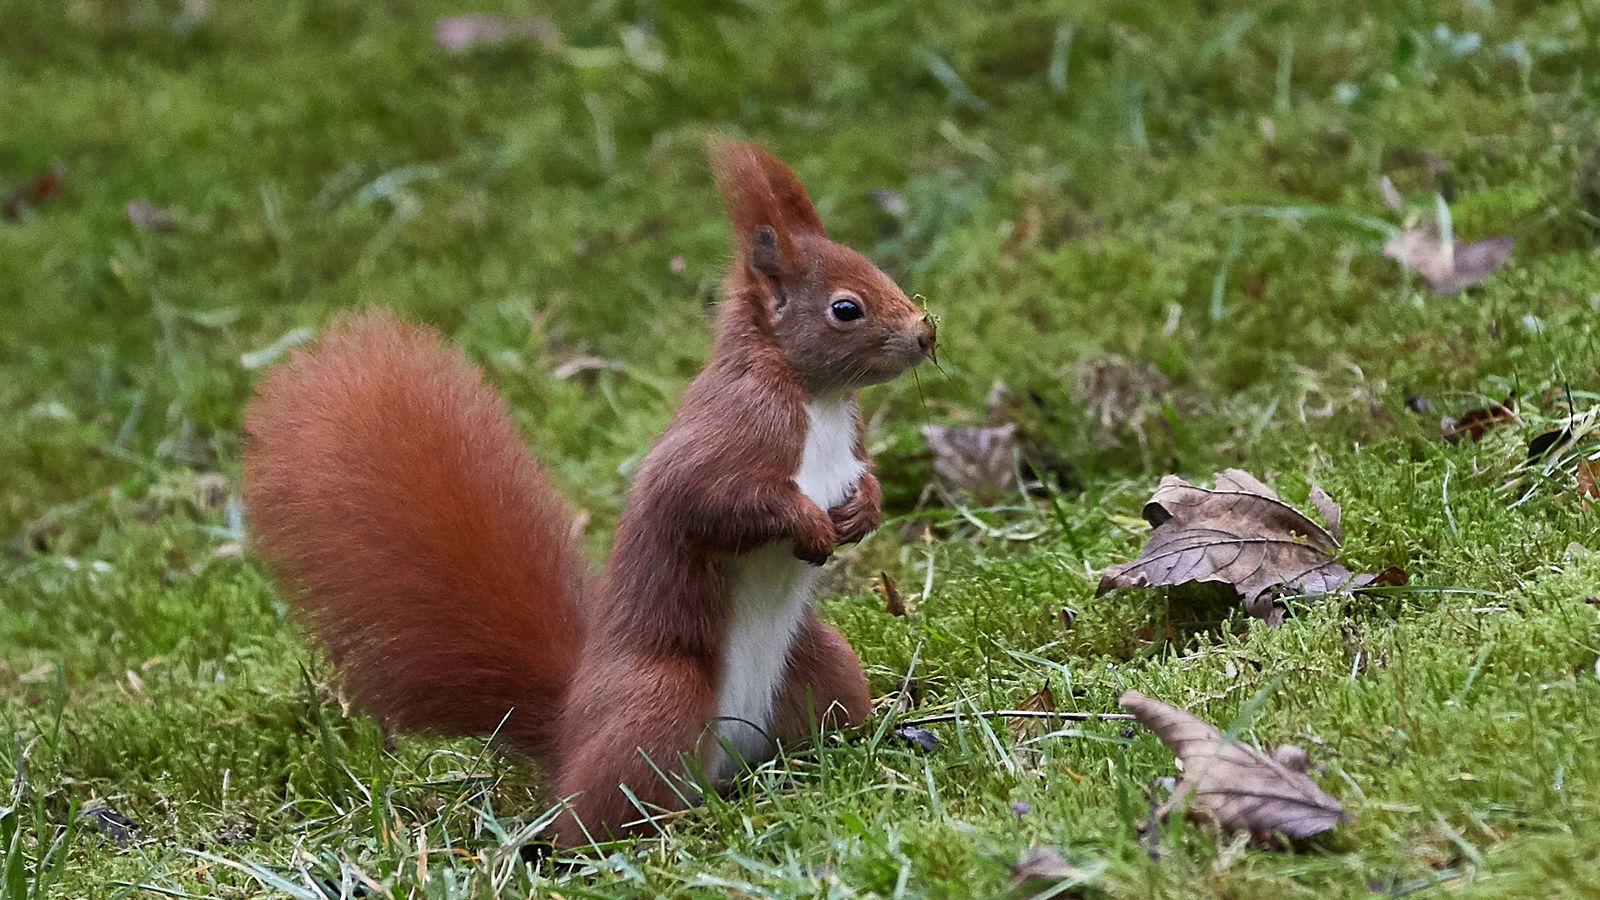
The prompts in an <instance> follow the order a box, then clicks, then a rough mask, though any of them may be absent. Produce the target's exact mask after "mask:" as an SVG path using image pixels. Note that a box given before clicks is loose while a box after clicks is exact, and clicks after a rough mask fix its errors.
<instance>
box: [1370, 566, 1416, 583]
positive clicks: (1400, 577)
mask: <svg viewBox="0 0 1600 900" xmlns="http://www.w3.org/2000/svg"><path fill="white" fill-rule="evenodd" d="M1410 581H1411V576H1410V575H1407V574H1406V570H1405V569H1402V568H1400V567H1399V566H1386V567H1384V569H1383V571H1381V572H1379V573H1378V574H1376V575H1374V576H1372V580H1370V581H1368V582H1366V583H1365V584H1363V585H1361V586H1362V587H1364V588H1369V587H1399V586H1400V585H1402V584H1406V583H1408V582H1410Z"/></svg>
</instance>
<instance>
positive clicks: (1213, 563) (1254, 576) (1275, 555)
mask: <svg viewBox="0 0 1600 900" xmlns="http://www.w3.org/2000/svg"><path fill="white" fill-rule="evenodd" d="M1213 480H1214V481H1215V482H1216V487H1215V488H1213V489H1210V490H1208V489H1206V488H1202V487H1196V486H1195V485H1192V484H1190V483H1188V482H1187V481H1184V480H1183V479H1182V478H1179V477H1178V476H1176V475H1168V476H1166V477H1165V478H1163V479H1161V484H1160V486H1159V487H1157V488H1156V492H1155V494H1154V495H1153V496H1152V497H1151V498H1150V502H1149V503H1147V504H1145V507H1144V518H1145V521H1147V522H1149V523H1150V524H1151V526H1153V529H1154V530H1152V531H1151V533H1150V538H1149V539H1148V540H1147V541H1146V542H1145V545H1144V548H1143V549H1142V550H1141V551H1140V552H1139V556H1138V557H1137V558H1136V559H1134V560H1133V561H1131V562H1126V563H1123V564H1121V565H1115V566H1111V567H1109V568H1107V569H1106V570H1105V571H1104V572H1103V573H1102V574H1101V578H1100V588H1099V591H1098V592H1097V594H1104V593H1106V592H1107V591H1111V590H1115V589H1117V588H1125V587H1171V586H1174V585H1180V584H1189V583H1192V582H1216V583H1221V584H1227V585H1230V586H1232V587H1233V588H1234V590H1235V591H1237V592H1238V594H1239V596H1240V597H1241V598H1242V599H1243V600H1244V608H1245V611H1246V612H1247V613H1249V614H1250V615H1252V616H1255V617H1256V618H1258V619H1265V620H1266V621H1267V622H1268V623H1270V624H1272V625H1277V624H1278V623H1279V622H1281V621H1282V619H1283V609H1282V607H1280V606H1279V605H1278V604H1277V603H1276V600H1277V598H1278V597H1279V596H1280V595H1281V592H1284V591H1288V592H1293V593H1301V594H1311V595H1316V594H1327V593H1332V592H1334V591H1337V590H1339V589H1341V588H1353V587H1360V586H1363V585H1365V584H1366V583H1368V581H1370V580H1371V576H1354V575H1351V573H1350V570H1349V569H1346V568H1345V567H1344V566H1342V565H1340V564H1339V563H1338V562H1336V561H1335V560H1334V558H1333V554H1334V551H1335V550H1337V549H1338V547H1339V541H1338V539H1337V538H1335V537H1334V536H1333V535H1332V534H1330V533H1329V532H1328V530H1327V529H1325V528H1323V527H1322V526H1321V525H1318V524H1317V523H1315V522H1313V521H1311V520H1310V519H1309V518H1307V517H1306V516H1305V515H1304V514H1302V513H1301V512H1300V511H1299V510H1297V509H1295V508H1294V507H1292V506H1290V505H1289V504H1287V503H1284V502H1283V501H1282V500H1280V499H1279V498H1278V495H1277V493H1276V492H1275V491H1273V490H1272V488H1270V487H1267V486H1266V485H1265V484H1262V483H1261V482H1260V481H1259V480H1257V479H1256V478H1255V476H1253V475H1251V474H1250V473H1248V472H1243V471H1240V470H1238V469H1227V470H1225V471H1222V472H1219V473H1217V475H1216V477H1215V478H1214V479H1213ZM1323 496H1324V498H1325V499H1323V500H1321V501H1318V502H1319V505H1321V506H1323V507H1325V510H1324V515H1325V516H1328V517H1331V518H1332V519H1333V520H1334V521H1333V522H1330V523H1329V524H1330V525H1335V526H1336V525H1337V520H1338V519H1339V513H1338V504H1337V503H1335V502H1334V501H1333V498H1332V497H1327V496H1326V494H1324V495H1323Z"/></svg>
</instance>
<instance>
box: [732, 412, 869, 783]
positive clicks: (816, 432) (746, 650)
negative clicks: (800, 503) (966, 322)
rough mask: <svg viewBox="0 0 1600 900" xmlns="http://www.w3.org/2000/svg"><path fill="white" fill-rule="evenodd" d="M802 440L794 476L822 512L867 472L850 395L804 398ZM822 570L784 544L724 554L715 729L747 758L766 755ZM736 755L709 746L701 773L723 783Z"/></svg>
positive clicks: (751, 760) (737, 765) (753, 759)
mask: <svg viewBox="0 0 1600 900" xmlns="http://www.w3.org/2000/svg"><path fill="white" fill-rule="evenodd" d="M806 418H807V428H806V443H805V450H804V451H803V452H802V454H801V456H800V469H799V471H797V472H795V475H794V481H795V484H796V485H797V486H798V487H799V488H800V491H801V492H802V493H804V494H805V495H806V496H807V497H810V498H811V500H812V502H814V503H816V504H817V506H819V507H821V508H822V509H824V510H827V509H830V508H832V507H834V506H837V505H838V504H839V503H841V502H843V501H844V500H845V498H847V497H849V496H850V492H851V491H852V490H853V489H854V487H855V484H856V481H857V480H859V479H860V478H861V474H862V472H864V471H865V470H866V466H864V465H863V464H862V463H861V461H860V460H858V459H856V455H855V444H856V410H855V403H854V402H853V401H850V400H838V401H832V402H825V401H817V402H812V403H808V404H806ZM821 571H822V570H821V569H819V568H818V567H816V566H813V565H810V564H809V563H806V562H803V561H801V560H798V559H795V557H794V551H793V548H792V547H791V546H790V545H789V544H788V543H787V542H782V543H776V544H769V545H767V546H765V547H762V548H761V549H759V550H756V551H754V552H752V553H747V554H745V555H743V556H740V557H737V558H735V559H733V560H730V561H729V562H728V563H726V564H725V567H724V569H723V572H724V575H725V577H726V579H727V583H728V595H729V597H728V599H729V609H728V613H729V615H728V630H727V632H726V633H725V634H724V635H723V642H722V646H723V650H722V666H721V676H720V678H719V680H718V683H717V716H718V717H719V719H720V721H718V723H717V735H718V737H720V738H721V740H722V742H724V743H726V744H728V745H729V746H731V747H733V748H734V749H735V750H736V751H737V752H738V754H739V756H740V757H742V758H743V760H744V761H745V762H747V763H749V764H752V765H753V764H755V763H758V762H760V761H762V760H764V759H766V758H767V757H768V756H770V755H771V754H772V744H771V742H770V741H769V740H768V737H767V735H766V734H765V732H766V731H767V730H768V728H769V726H770V722H771V714H772V702H773V698H774V696H775V695H776V693H777V689H778V685H779V683H780V682H781V681H782V679H783V673H784V668H785V665H786V664H787V662H788V659H789V649H790V646H791V645H792V644H793V642H794V637H795V630H796V628H797V626H799V624H800V621H801V619H802V618H804V616H805V614H806V611H807V610H809V609H810V608H811V602H812V599H813V593H814V591H815V589H816V584H817V578H818V576H819V575H820V574H821ZM740 768H741V763H740V760H739V759H737V758H732V757H729V756H728V755H727V754H726V753H724V752H723V751H722V749H721V747H720V746H719V747H713V748H711V750H710V752H709V754H708V758H707V760H706V774H707V775H709V776H711V777H712V778H713V779H715V780H717V781H725V780H727V779H729V778H731V777H733V776H734V775H736V774H738V772H739V771H740Z"/></svg>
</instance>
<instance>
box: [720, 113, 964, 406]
mask: <svg viewBox="0 0 1600 900" xmlns="http://www.w3.org/2000/svg"><path fill="white" fill-rule="evenodd" d="M710 151H711V166H712V169H713V170H714V171H715V172H716V177H717V187H718V189H720V190H721V192H722V202H723V205H724V206H725V207H726V208H727V211H728V220H729V222H730V223H732V225H733V237H734V247H735V252H736V254H737V256H736V258H735V259H734V261H733V267H732V269H731V270H730V271H729V273H728V290H727V294H728V297H727V302H729V303H735V304H748V305H750V306H751V307H753V309H752V310H751V312H753V318H754V321H755V322H756V323H757V325H758V327H759V328H760V329H761V330H762V331H764V332H766V333H768V334H770V336H771V339H772V340H773V341H774V342H775V343H776V345H777V347H778V350H779V351H780V352H782V354H783V356H784V359H785V360H786V361H787V362H788V364H789V366H790V367H791V368H793V369H794V371H795V374H796V375H798V376H799V378H800V381H801V383H802V384H804V385H805V387H806V390H807V391H809V392H810V393H812V394H818V393H828V392H833V391H845V390H851V389H853V388H857V387H861V386H863V385H868V384H876V383H878V382H881V381H888V380H889V379H891V378H893V377H895V376H896V375H899V374H900V373H901V372H904V371H905V370H907V369H909V368H911V367H912V366H915V365H916V364H917V363H919V362H921V361H922V360H923V359H924V358H928V357H931V356H932V355H933V349H934V327H933V320H932V319H930V318H929V317H928V315H927V314H926V313H925V312H923V310H922V309H921V308H920V307H919V306H917V304H915V303H913V302H912V301H911V299H910V298H909V297H907V296H906V294H905V291H902V290H901V289H900V286H899V285H897V284H895V283H894V280H893V279H891V278H890V277H889V276H887V275H885V274H883V272H881V271H879V270H878V267H877V266H874V265H873V264H872V263H871V261H869V260H868V259H867V258H866V257H865V256H862V255H861V254H860V253H857V252H856V251H854V250H852V249H850V248H849V247H846V246H844V245H843V244H839V243H835V242H834V241H831V240H829V239H828V236H827V234H825V233H824V232H823V230H822V221H821V220H820V219H819V218H817V210H816V208H815V207H813V206H812V205H811V199H810V198H809V197H807V196H806V192H805V188H803V187H801V186H800V180H799V179H798V178H796V177H795V174H794V172H792V171H790V169H789V167H788V166H786V165H784V164H783V163H782V162H781V161H780V160H779V159H778V158H777V157H775V156H773V155H772V154H770V153H768V152H767V151H765V150H763V149H761V148H760V147H757V146H755V145H754V144H747V143H741V142H736V141H731V140H727V139H723V138H713V139H712V141H711V144H710Z"/></svg>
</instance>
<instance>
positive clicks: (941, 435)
mask: <svg viewBox="0 0 1600 900" xmlns="http://www.w3.org/2000/svg"><path fill="white" fill-rule="evenodd" d="M922 438H923V440H925V441H927V442H928V447H929V449H931V450H932V451H933V471H934V474H935V475H938V476H939V479H940V480H941V481H943V482H944V483H945V485H946V486H948V487H950V488H951V489H953V490H956V491H958V492H961V493H963V494H966V495H968V496H970V497H971V498H972V499H973V500H975V501H977V502H978V503H979V504H981V505H984V506H989V505H992V504H994V503H995V502H996V501H998V500H999V499H1000V498H1001V497H1004V496H1005V495H1006V494H1007V493H1009V492H1010V491H1011V490H1013V489H1015V488H1016V486H1017V474H1016V473H1017V458H1018V456H1017V455H1018V452H1019V451H1018V446H1017V426H1016V425H1015V424H1014V423H1008V424H1005V425H998V426H983V427H972V426H962V425H924V426H922Z"/></svg>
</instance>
